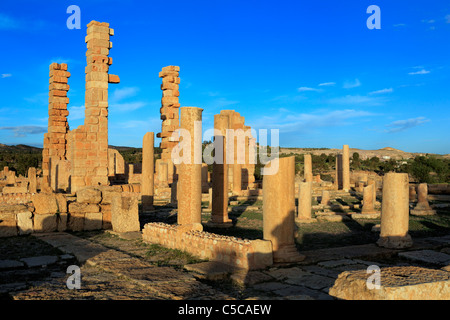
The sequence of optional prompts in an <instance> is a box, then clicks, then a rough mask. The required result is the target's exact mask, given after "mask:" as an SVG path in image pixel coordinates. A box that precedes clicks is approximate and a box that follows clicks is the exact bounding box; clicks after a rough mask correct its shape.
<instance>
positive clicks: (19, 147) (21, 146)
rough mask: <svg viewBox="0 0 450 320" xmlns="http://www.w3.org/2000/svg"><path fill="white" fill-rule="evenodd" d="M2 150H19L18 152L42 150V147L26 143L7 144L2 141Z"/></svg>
mask: <svg viewBox="0 0 450 320" xmlns="http://www.w3.org/2000/svg"><path fill="white" fill-rule="evenodd" d="M0 152H17V153H31V152H42V148H37V147H32V146H27V145H24V144H18V145H15V146H8V145H6V144H1V143H0Z"/></svg>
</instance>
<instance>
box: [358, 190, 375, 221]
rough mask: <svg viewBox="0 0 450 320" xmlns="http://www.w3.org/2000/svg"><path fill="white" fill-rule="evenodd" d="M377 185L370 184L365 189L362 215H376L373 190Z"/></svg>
mask: <svg viewBox="0 0 450 320" xmlns="http://www.w3.org/2000/svg"><path fill="white" fill-rule="evenodd" d="M374 187H375V185H374V184H369V185H368V186H367V187H364V191H363V207H362V209H361V213H363V214H372V213H376V211H375V198H374V197H373V189H374Z"/></svg>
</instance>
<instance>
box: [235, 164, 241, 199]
mask: <svg viewBox="0 0 450 320" xmlns="http://www.w3.org/2000/svg"><path fill="white" fill-rule="evenodd" d="M241 191H242V164H239V163H234V164H233V193H234V194H237V195H240V194H241Z"/></svg>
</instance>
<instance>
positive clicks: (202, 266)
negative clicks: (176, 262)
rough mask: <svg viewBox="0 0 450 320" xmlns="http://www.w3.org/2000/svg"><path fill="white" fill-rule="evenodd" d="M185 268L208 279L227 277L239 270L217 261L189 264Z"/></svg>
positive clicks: (197, 275) (199, 276)
mask: <svg viewBox="0 0 450 320" xmlns="http://www.w3.org/2000/svg"><path fill="white" fill-rule="evenodd" d="M184 269H185V270H188V271H190V272H194V273H195V275H196V277H198V278H201V279H207V280H222V279H226V278H227V277H228V275H230V274H231V273H233V272H238V271H237V270H235V268H233V267H232V266H230V265H227V264H224V263H220V262H217V261H207V262H200V263H192V264H187V265H185V266H184Z"/></svg>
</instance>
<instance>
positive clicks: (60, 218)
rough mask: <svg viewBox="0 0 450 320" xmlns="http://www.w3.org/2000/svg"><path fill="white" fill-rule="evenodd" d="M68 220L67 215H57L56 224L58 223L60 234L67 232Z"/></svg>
mask: <svg viewBox="0 0 450 320" xmlns="http://www.w3.org/2000/svg"><path fill="white" fill-rule="evenodd" d="M67 220H68V214H67V213H60V214H58V215H57V218H56V223H57V230H58V231H59V232H63V231H66V230H67Z"/></svg>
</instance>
